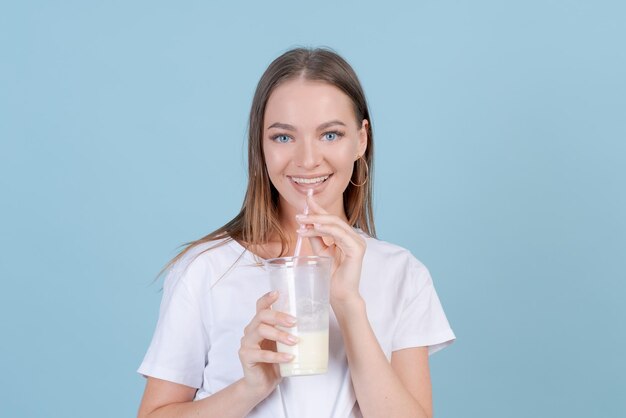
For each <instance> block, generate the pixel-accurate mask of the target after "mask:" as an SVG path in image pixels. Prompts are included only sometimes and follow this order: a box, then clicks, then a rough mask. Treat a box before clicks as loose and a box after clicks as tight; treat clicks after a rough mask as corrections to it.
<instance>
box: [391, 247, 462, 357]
mask: <svg viewBox="0 0 626 418" xmlns="http://www.w3.org/2000/svg"><path fill="white" fill-rule="evenodd" d="M401 294H402V302H401V303H402V305H401V306H402V310H401V313H400V319H399V321H398V326H397V327H396V330H395V333H394V336H393V342H392V351H396V350H401V349H403V348H410V347H424V346H427V347H428V354H429V355H430V354H433V353H435V352H437V351H439V350H441V349H443V348H445V347H447V346H448V345H450V344H452V342H453V341H454V340H455V338H456V337H455V335H454V332H453V331H452V329H451V328H450V324H449V323H448V319H447V318H446V314H445V313H444V311H443V307H442V306H441V302H440V301H439V297H438V296H437V292H436V291H435V287H434V285H433V281H432V278H431V277H430V273H429V272H428V269H426V267H425V266H424V265H423V264H421V263H420V262H419V261H418V260H417V259H415V258H414V257H413V256H411V260H410V261H409V263H408V264H407V271H406V276H405V280H404V283H403V289H402V292H401Z"/></svg>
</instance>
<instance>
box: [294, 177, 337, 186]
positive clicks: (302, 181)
mask: <svg viewBox="0 0 626 418" xmlns="http://www.w3.org/2000/svg"><path fill="white" fill-rule="evenodd" d="M330 176H332V174H328V175H326V176H320V177H313V178H304V177H294V176H288V177H289V178H290V179H291V181H293V182H294V183H296V184H306V185H317V184H322V183H324V182H325V181H326V180H328V178H329V177H330Z"/></svg>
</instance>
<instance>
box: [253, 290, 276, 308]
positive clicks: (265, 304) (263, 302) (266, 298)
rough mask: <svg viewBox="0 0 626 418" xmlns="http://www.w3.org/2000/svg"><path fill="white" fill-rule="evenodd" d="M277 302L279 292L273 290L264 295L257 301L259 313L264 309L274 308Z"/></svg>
mask: <svg viewBox="0 0 626 418" xmlns="http://www.w3.org/2000/svg"><path fill="white" fill-rule="evenodd" d="M277 300H278V292H277V291H275V290H272V291H271V292H268V293H266V294H264V295H263V296H261V297H260V298H259V299H258V300H257V301H256V311H257V313H259V312H260V311H262V310H263V309H269V308H270V307H271V306H272V303H274V302H276V301H277Z"/></svg>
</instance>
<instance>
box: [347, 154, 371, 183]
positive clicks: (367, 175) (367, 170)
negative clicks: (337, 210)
mask: <svg viewBox="0 0 626 418" xmlns="http://www.w3.org/2000/svg"><path fill="white" fill-rule="evenodd" d="M359 160H363V164H365V175H364V177H365V180H363V183H361V184H355V183H354V182H353V181H352V179H350V184H352V185H353V186H354V187H363V186H365V183H367V179H368V177H369V171H370V169H369V167H368V166H367V161H365V158H363V156H362V155H361V156H360V157H359V159H358V160H357V161H359ZM359 166H360V164H359ZM360 171H361V170H358V172H357V175H358V174H359V173H360ZM358 176H359V177H361V176H360V175H358Z"/></svg>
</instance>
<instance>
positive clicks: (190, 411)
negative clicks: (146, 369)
mask: <svg viewBox="0 0 626 418" xmlns="http://www.w3.org/2000/svg"><path fill="white" fill-rule="evenodd" d="M195 394H196V389H195V388H191V387H189V386H185V385H180V384H178V383H173V382H169V381H167V380H161V379H156V378H153V377H148V381H147V383H146V389H145V392H144V395H143V399H142V401H141V406H140V407H139V412H138V413H137V417H138V418H165V417H168V418H171V417H178V418H184V417H199V416H216V417H224V418H241V417H245V416H246V415H247V414H248V413H249V412H250V411H251V410H252V408H254V407H255V406H256V405H257V404H258V403H259V402H261V401H262V400H263V399H265V397H266V396H267V394H264V393H262V392H259V391H258V390H257V391H255V390H253V388H248V387H246V383H245V381H244V380H243V379H241V380H238V381H237V382H235V383H233V384H231V385H230V386H227V387H226V388H224V389H222V390H221V391H219V392H217V393H215V394H213V395H211V396H209V397H208V398H205V399H202V400H200V401H197V402H192V401H193V398H194V395H195Z"/></svg>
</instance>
